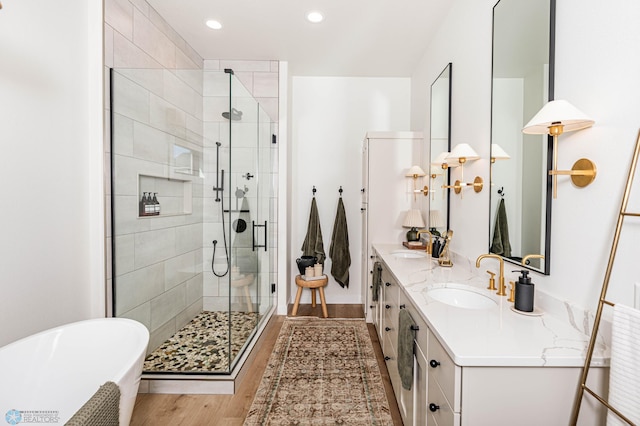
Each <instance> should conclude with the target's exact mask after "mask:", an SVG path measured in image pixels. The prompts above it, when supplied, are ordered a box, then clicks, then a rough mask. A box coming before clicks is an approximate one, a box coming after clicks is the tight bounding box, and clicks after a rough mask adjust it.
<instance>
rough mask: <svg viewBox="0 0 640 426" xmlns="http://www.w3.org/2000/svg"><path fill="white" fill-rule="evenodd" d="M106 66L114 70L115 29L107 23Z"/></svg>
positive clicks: (105, 32) (105, 31)
mask: <svg viewBox="0 0 640 426" xmlns="http://www.w3.org/2000/svg"><path fill="white" fill-rule="evenodd" d="M104 66H105V67H107V68H113V28H112V27H111V26H110V25H109V24H107V23H105V24H104ZM105 82H106V80H105ZM105 86H106V84H105Z"/></svg>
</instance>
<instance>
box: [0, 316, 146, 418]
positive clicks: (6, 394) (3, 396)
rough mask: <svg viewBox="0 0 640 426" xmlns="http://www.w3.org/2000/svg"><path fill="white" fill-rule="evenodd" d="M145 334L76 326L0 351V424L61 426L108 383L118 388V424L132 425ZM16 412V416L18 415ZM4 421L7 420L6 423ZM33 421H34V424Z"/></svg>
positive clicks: (112, 323) (139, 329)
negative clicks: (16, 421)
mask: <svg viewBox="0 0 640 426" xmlns="http://www.w3.org/2000/svg"><path fill="white" fill-rule="evenodd" d="M148 342H149V332H148V331H147V329H146V327H145V326H144V325H142V324H140V323H139V322H137V321H133V320H129V319H123V318H100V319H93V320H87V321H80V322H75V323H71V324H67V325H63V326H61V327H56V328H52V329H50V330H47V331H43V332H41V333H38V334H34V335H32V336H29V337H26V338H24V339H21V340H18V341H17V342H14V343H11V344H9V345H7V346H4V347H2V348H0V419H2V420H6V421H7V423H5V422H4V421H0V423H2V424H11V422H9V417H6V416H8V415H11V414H13V416H14V418H15V416H22V421H21V422H20V423H19V424H21V423H28V422H32V423H35V424H54V425H55V424H60V425H63V424H64V423H65V422H66V421H67V420H69V418H71V416H73V414H74V413H75V412H76V411H78V409H79V408H80V407H82V405H83V404H84V403H85V402H87V401H88V400H89V398H91V397H92V396H93V394H94V393H95V392H96V391H97V390H98V388H99V387H100V386H101V385H103V384H104V383H105V382H106V381H112V382H115V383H116V384H117V385H118V387H119V388H120V394H121V396H120V425H121V426H127V425H128V424H129V421H130V420H131V413H132V412H133V405H134V403H135V400H136V395H137V393H138V385H139V384H140V375H141V374H142V364H143V362H144V356H145V351H146V349H147V344H148ZM16 411H17V412H19V413H16ZM5 418H6V419H5ZM34 420H35V421H34Z"/></svg>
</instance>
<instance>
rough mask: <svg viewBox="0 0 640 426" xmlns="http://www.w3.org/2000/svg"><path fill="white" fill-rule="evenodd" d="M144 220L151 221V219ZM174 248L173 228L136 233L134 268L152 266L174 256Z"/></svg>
mask: <svg viewBox="0 0 640 426" xmlns="http://www.w3.org/2000/svg"><path fill="white" fill-rule="evenodd" d="M144 220H153V218H148V219H144ZM175 246H176V232H175V228H169V229H160V230H157V231H148V232H139V233H137V234H136V235H135V250H136V254H135V262H136V268H142V267H145V266H148V265H152V264H155V263H158V262H161V261H163V260H167V259H169V258H170V257H172V256H175ZM163 273H164V268H163ZM163 285H164V280H163Z"/></svg>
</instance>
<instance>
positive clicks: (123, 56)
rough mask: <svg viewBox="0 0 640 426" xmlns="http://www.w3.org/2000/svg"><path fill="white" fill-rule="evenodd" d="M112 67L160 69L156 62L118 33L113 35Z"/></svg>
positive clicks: (160, 66)
mask: <svg viewBox="0 0 640 426" xmlns="http://www.w3.org/2000/svg"><path fill="white" fill-rule="evenodd" d="M113 66H114V67H115V68H147V69H151V68H162V65H160V63H159V62H158V61H156V60H155V59H153V58H152V57H151V56H149V54H147V53H146V52H145V51H144V50H142V49H140V48H139V47H138V46H136V45H135V44H133V42H132V41H130V40H128V39H127V38H125V37H124V36H122V35H121V34H120V33H118V32H114V33H113Z"/></svg>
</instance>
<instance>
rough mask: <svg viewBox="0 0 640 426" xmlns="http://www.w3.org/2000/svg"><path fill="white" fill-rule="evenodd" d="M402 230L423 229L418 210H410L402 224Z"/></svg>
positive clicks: (420, 214)
mask: <svg viewBox="0 0 640 426" xmlns="http://www.w3.org/2000/svg"><path fill="white" fill-rule="evenodd" d="M402 226H403V227H404V228H424V221H423V220H422V213H421V212H420V210H418V209H411V210H409V211H408V212H407V214H406V215H405V217H404V222H402Z"/></svg>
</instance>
